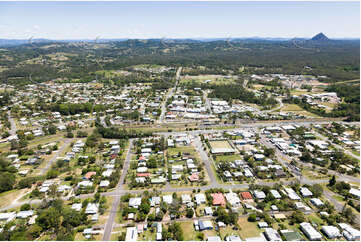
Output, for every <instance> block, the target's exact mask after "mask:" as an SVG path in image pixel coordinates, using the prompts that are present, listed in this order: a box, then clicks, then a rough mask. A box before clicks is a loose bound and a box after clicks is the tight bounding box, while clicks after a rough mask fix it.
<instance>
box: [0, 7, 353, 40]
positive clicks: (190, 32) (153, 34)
mask: <svg viewBox="0 0 361 242" xmlns="http://www.w3.org/2000/svg"><path fill="white" fill-rule="evenodd" d="M319 32H323V33H325V34H326V35H327V36H329V37H330V38H344V37H347V38H359V36H360V3H359V2H0V38H17V39H19V38H29V37H31V36H34V38H51V39H79V38H82V39H85V38H86V39H95V38H96V37H97V36H100V38H212V37H227V38H235V37H254V36H259V37H312V36H313V35H315V34H317V33H319Z"/></svg>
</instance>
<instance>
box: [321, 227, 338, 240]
mask: <svg viewBox="0 0 361 242" xmlns="http://www.w3.org/2000/svg"><path fill="white" fill-rule="evenodd" d="M321 231H322V232H323V233H324V234H325V235H326V237H327V238H329V239H335V238H338V237H341V233H340V230H339V229H338V228H337V227H335V226H322V228H321Z"/></svg>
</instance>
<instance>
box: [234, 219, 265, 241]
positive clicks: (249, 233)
mask: <svg viewBox="0 0 361 242" xmlns="http://www.w3.org/2000/svg"><path fill="white" fill-rule="evenodd" d="M238 225H239V227H240V230H239V234H240V236H241V238H242V239H245V238H250V237H258V236H259V235H260V233H261V230H260V229H259V228H258V226H257V224H256V223H250V222H248V221H247V218H240V219H239V220H238Z"/></svg>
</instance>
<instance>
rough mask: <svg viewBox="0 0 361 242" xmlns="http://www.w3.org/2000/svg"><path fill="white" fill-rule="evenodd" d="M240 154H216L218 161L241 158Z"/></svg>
mask: <svg viewBox="0 0 361 242" xmlns="http://www.w3.org/2000/svg"><path fill="white" fill-rule="evenodd" d="M240 159H241V157H240V155H219V156H216V162H223V161H235V160H240Z"/></svg>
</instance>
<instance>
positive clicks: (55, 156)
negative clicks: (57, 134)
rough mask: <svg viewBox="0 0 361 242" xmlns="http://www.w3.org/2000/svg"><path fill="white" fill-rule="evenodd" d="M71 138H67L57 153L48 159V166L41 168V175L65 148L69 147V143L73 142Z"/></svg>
mask: <svg viewBox="0 0 361 242" xmlns="http://www.w3.org/2000/svg"><path fill="white" fill-rule="evenodd" d="M71 141H72V140H71V139H65V140H64V143H63V144H62V145H61V147H60V148H59V149H58V150H57V153H56V154H55V155H54V156H53V157H52V158H51V159H50V160H49V161H48V163H47V164H46V166H45V167H44V168H43V169H41V171H40V175H44V174H45V173H46V172H47V171H48V170H49V169H50V168H51V166H52V165H53V163H54V162H55V161H56V160H57V158H58V157H59V155H61V154H62V153H63V151H64V150H65V148H66V147H68V145H69V143H70V142H71Z"/></svg>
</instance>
